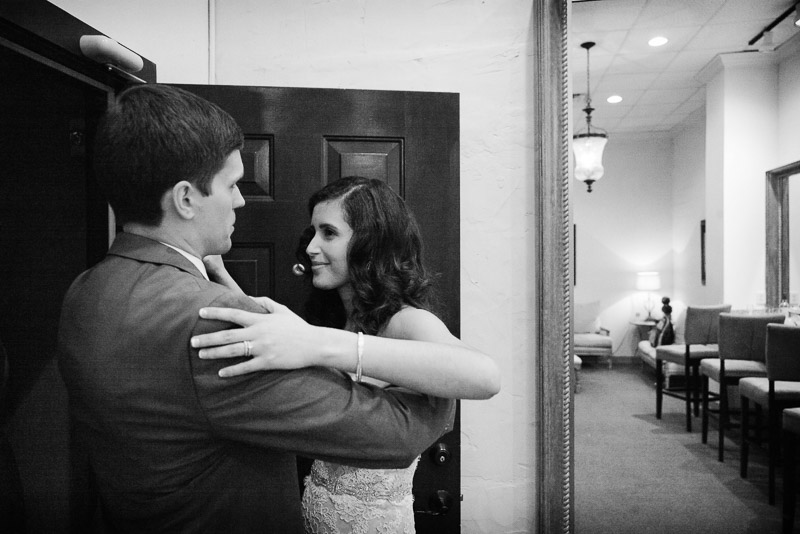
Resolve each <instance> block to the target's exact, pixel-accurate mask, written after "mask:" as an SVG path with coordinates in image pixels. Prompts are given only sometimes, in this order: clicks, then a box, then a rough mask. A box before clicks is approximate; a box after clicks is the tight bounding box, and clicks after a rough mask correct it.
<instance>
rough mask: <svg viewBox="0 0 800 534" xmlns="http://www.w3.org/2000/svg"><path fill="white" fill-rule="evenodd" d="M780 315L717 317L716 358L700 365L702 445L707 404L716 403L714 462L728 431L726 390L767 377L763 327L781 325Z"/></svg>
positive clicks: (706, 360) (740, 314) (782, 317)
mask: <svg viewBox="0 0 800 534" xmlns="http://www.w3.org/2000/svg"><path fill="white" fill-rule="evenodd" d="M784 319H785V318H784V315H783V314H782V313H754V314H744V313H720V314H719V358H706V359H705V360H703V361H702V362H701V363H700V376H701V379H702V388H703V443H706V442H707V441H708V418H709V414H710V413H711V412H712V410H710V408H709V401H711V400H718V401H719V409H718V410H717V413H718V416H719V417H718V418H719V445H718V452H717V459H718V460H719V461H720V462H721V461H723V457H724V451H725V447H724V442H725V429H726V428H732V424H731V419H730V408H729V399H728V387H729V386H736V385H738V384H739V380H740V379H742V378H745V377H748V376H756V377H758V376H760V377H765V376H767V366H766V364H765V363H764V353H765V343H766V339H767V325H768V324H770V323H777V324H781V323H783V321H784ZM709 379H711V380H714V381H715V382H717V383H718V384H719V394H714V393H710V392H709V390H708V381H709Z"/></svg>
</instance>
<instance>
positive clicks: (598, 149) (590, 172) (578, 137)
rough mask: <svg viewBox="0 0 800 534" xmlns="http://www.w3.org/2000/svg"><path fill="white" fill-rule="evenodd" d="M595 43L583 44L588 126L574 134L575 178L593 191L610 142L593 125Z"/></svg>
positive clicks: (603, 131) (585, 111)
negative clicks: (591, 73)
mask: <svg viewBox="0 0 800 534" xmlns="http://www.w3.org/2000/svg"><path fill="white" fill-rule="evenodd" d="M594 45H595V43H593V42H592V41H587V42H585V43H582V44H581V48H584V49H585V50H586V107H585V108H583V111H584V113H586V128H584V129H582V130H580V131H578V133H576V134H575V135H573V136H572V150H573V152H574V153H575V178H576V179H578V180H580V181H581V182H584V183H586V185H587V191H589V192H590V193H591V192H592V184H593V183H594V182H596V181H597V180H599V179H600V178H602V177H603V172H604V169H603V149H605V146H606V143H607V142H608V134H607V133H606V132H605V130H601V129H600V128H597V127H594V126H592V111H594V108H593V107H592V94H591V90H590V88H591V85H590V82H589V50H590V49H591V48H592V47H593V46H594Z"/></svg>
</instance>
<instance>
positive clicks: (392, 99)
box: [180, 85, 460, 533]
mask: <svg viewBox="0 0 800 534" xmlns="http://www.w3.org/2000/svg"><path fill="white" fill-rule="evenodd" d="M180 87H183V88H184V89H187V90H189V91H193V92H195V93H197V94H199V95H201V96H203V97H205V98H207V99H209V100H211V101H212V102H216V103H217V104H219V105H220V106H221V107H222V108H223V109H225V110H227V111H228V112H229V113H231V114H232V115H233V116H234V117H235V118H236V120H237V121H238V122H239V124H240V125H241V126H242V129H243V130H244V132H245V137H246V142H245V150H244V151H243V154H242V159H243V161H244V163H245V167H246V169H245V179H244V180H243V184H242V187H241V190H242V194H243V195H244V197H245V200H246V205H245V206H244V207H243V208H241V209H240V210H238V211H237V220H236V231H235V232H234V235H233V248H232V250H231V252H230V253H229V254H227V255H226V256H225V258H224V259H225V261H226V266H227V267H228V269H229V270H230V272H231V274H232V275H233V276H234V278H235V279H236V280H237V282H239V283H240V284H241V285H242V287H243V289H245V290H246V291H247V292H248V293H249V294H253V295H259V296H260V295H265V296H269V297H271V298H274V299H276V300H278V301H279V302H281V303H283V304H286V305H287V306H289V307H290V308H291V309H293V310H295V311H296V312H298V313H299V312H300V311H301V310H302V304H303V303H304V301H305V299H306V295H307V292H308V290H309V288H310V285H309V281H308V280H307V279H306V278H298V277H296V276H294V275H293V274H292V269H291V268H292V265H293V264H294V263H295V262H296V259H295V249H296V247H297V243H298V238H299V236H300V234H301V232H302V230H303V229H304V228H306V227H307V226H308V222H309V214H308V212H307V207H306V203H307V200H308V198H309V197H310V196H311V194H312V193H313V192H314V191H316V190H317V189H319V188H320V187H322V186H323V185H324V184H326V183H328V182H330V181H332V180H335V179H337V178H339V177H341V176H347V175H352V174H357V175H361V176H366V177H369V178H378V179H381V180H384V181H386V182H387V183H389V185H390V186H391V187H392V188H393V189H394V190H395V191H397V192H398V193H399V194H400V195H401V196H403V197H404V198H405V199H406V202H407V203H408V205H409V207H410V209H411V210H412V212H413V213H414V214H415V216H416V218H417V222H418V223H419V226H420V230H421V232H422V237H423V240H424V243H425V247H426V248H425V251H426V261H427V264H428V266H429V267H430V268H431V270H433V271H434V272H436V273H439V275H440V276H439V279H438V280H437V288H438V296H439V299H440V301H441V303H442V309H441V310H440V311H439V314H440V315H441V316H442V317H443V318H444V320H445V323H446V324H447V326H448V327H449V328H450V330H451V331H452V332H453V333H454V334H455V335H459V282H458V277H459V184H458V173H459V169H458V119H459V115H458V113H459V108H458V95H456V94H450V93H418V92H399V91H362V90H337V89H302V88H299V89H298V88H272V87H242V86H199V85H182V86H180ZM457 417H458V416H457ZM459 432H460V425H459V423H458V419H456V425H455V429H454V431H452V432H450V433H449V434H447V435H446V436H444V437H443V438H442V440H441V442H440V443H438V444H434V447H432V448H431V451H430V452H429V453H426V454H424V455H423V458H422V459H421V461H420V463H419V467H418V469H417V473H416V476H415V479H414V494H415V502H414V509H415V511H416V517H417V531H418V532H420V533H425V532H437V533H439V532H458V530H459V524H460V507H459V503H460V461H459V460H460V454H459V452H460V451H459Z"/></svg>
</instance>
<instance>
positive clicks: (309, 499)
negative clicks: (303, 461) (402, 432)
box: [303, 458, 419, 534]
mask: <svg viewBox="0 0 800 534" xmlns="http://www.w3.org/2000/svg"><path fill="white" fill-rule="evenodd" d="M418 461H419V458H417V460H416V461H415V462H414V463H413V464H411V465H410V466H409V467H407V468H405V469H360V468H357V467H349V466H345V465H339V464H334V463H328V462H323V461H320V460H315V461H314V464H313V465H312V466H311V474H310V475H308V476H307V477H306V480H305V484H306V489H305V492H304V493H303V522H304V524H305V529H306V532H308V533H312V534H344V533H347V534H349V533H353V534H367V533H369V534H373V533H374V534H390V533H391V534H395V533H403V534H414V532H415V530H414V510H413V506H412V505H413V502H414V498H413V496H412V493H411V487H412V483H413V479H414V470H415V469H416V468H417V462H418Z"/></svg>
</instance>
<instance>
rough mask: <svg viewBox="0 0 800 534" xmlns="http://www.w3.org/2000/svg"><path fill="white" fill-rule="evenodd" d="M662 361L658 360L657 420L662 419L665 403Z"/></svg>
mask: <svg viewBox="0 0 800 534" xmlns="http://www.w3.org/2000/svg"><path fill="white" fill-rule="evenodd" d="M661 366H662V363H661V360H659V359H656V419H661V405H662V403H663V402H664V401H663V398H664V393H663V391H664V370H663V369H662V367H661Z"/></svg>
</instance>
